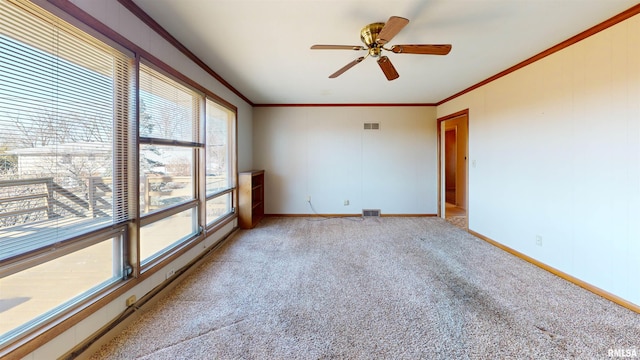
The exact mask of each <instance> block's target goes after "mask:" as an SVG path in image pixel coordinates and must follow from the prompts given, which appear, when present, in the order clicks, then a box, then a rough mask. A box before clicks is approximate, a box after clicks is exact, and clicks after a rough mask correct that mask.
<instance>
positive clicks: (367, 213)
mask: <svg viewBox="0 0 640 360" xmlns="http://www.w3.org/2000/svg"><path fill="white" fill-rule="evenodd" d="M362 216H363V217H380V209H377V210H376V209H362Z"/></svg>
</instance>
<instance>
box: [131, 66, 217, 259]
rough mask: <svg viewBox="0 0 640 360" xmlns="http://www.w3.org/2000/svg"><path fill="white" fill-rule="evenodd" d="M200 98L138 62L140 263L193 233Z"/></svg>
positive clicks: (195, 219)
mask: <svg viewBox="0 0 640 360" xmlns="http://www.w3.org/2000/svg"><path fill="white" fill-rule="evenodd" d="M202 98H203V97H202V95H200V94H198V93H197V92H195V91H194V90H192V89H190V88H189V87H187V86H185V85H183V84H181V83H179V82H177V81H175V80H173V79H172V78H170V77H169V76H167V75H164V74H163V73H161V72H159V71H157V70H155V69H153V68H152V67H151V66H149V65H146V64H141V65H140V130H139V131H140V213H141V214H143V215H144V216H146V217H147V218H146V219H145V221H144V222H143V225H144V226H143V227H142V228H141V229H140V254H141V256H140V260H141V263H142V264H143V265H144V264H146V263H148V262H149V261H151V260H153V259H154V258H155V257H157V256H159V255H161V254H162V253H163V252H164V251H166V250H167V249H168V248H170V247H172V246H173V245H175V244H177V243H179V242H180V241H181V240H184V239H187V238H189V237H192V236H193V235H195V234H197V233H198V232H199V226H198V223H197V218H198V217H197V206H198V202H197V201H196V183H195V178H196V177H195V166H196V164H197V163H198V162H197V156H198V152H199V149H201V148H202V147H204V144H202V143H200V142H198V140H199V131H198V127H199V124H200V118H199V117H200V103H201V101H202ZM185 209H186V210H185ZM154 213H156V215H153V216H151V215H152V214H154ZM187 224H188V227H185V226H186V225H187ZM174 230H175V231H177V232H174ZM187 230H188V231H187Z"/></svg>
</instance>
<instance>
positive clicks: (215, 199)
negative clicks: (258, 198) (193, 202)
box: [205, 98, 235, 225]
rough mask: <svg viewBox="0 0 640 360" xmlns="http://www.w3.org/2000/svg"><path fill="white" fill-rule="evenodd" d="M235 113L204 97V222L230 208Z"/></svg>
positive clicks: (213, 219)
mask: <svg viewBox="0 0 640 360" xmlns="http://www.w3.org/2000/svg"><path fill="white" fill-rule="evenodd" d="M234 129H235V113H234V112H233V111H231V110H229V109H227V108H225V107H223V106H222V105H219V104H217V103H216V102H214V101H213V100H211V99H208V98H207V100H206V126H205V132H206V136H205V138H206V140H205V141H206V153H205V163H206V166H205V171H206V180H205V183H206V222H207V225H210V224H213V223H214V222H215V221H216V220H218V219H220V218H222V217H224V216H225V215H228V214H230V213H232V212H233V198H232V195H233V194H232V189H233V186H234V177H233V174H234V173H235V167H234V163H233V157H232V156H231V154H233V153H234V151H233V147H232V144H234V141H233V139H234V138H235V133H234Z"/></svg>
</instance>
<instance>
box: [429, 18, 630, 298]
mask: <svg viewBox="0 0 640 360" xmlns="http://www.w3.org/2000/svg"><path fill="white" fill-rule="evenodd" d="M467 108H468V109H469V156H470V161H471V163H473V161H475V162H476V167H475V168H474V167H473V166H470V168H469V170H470V172H469V227H470V229H471V230H474V231H476V232H478V233H481V234H483V235H485V236H487V237H489V238H492V239H494V240H496V241H498V242H500V243H502V244H504V245H506V246H509V247H511V248H513V249H515V250H517V251H520V252H522V253H524V254H526V255H529V256H531V257H533V258H535V259H537V260H539V261H541V262H543V263H546V264H548V265H550V266H553V267H555V268H557V269H559V270H561V271H563V272H566V273H568V274H570V275H572V276H574V277H577V278H579V279H581V280H583V281H586V282H587V283H590V284H592V285H594V286H597V287H599V288H601V289H604V290H606V291H608V292H611V293H613V294H615V295H618V296H620V297H622V298H624V299H626V300H628V301H631V302H633V303H635V304H640V282H638V279H637V276H638V274H640V261H638V259H640V241H639V239H640V220H639V219H640V16H635V17H633V18H631V19H628V20H627V21H624V22H622V23H620V24H617V25H615V26H613V27H611V28H609V29H607V30H605V31H602V32H600V33H598V34H596V35H594V36H592V37H589V38H587V39H585V40H583V41H581V42H579V43H577V44H575V45H572V46H570V47H568V48H566V49H564V50H562V51H560V52H557V53H555V54H552V55H550V56H548V57H546V58H544V59H542V60H540V61H538V62H535V63H533V64H532V65H529V66H527V67H525V68H523V69H520V70H518V71H516V72H514V73H511V74H509V75H507V76H505V77H502V78H500V79H499V80H497V81H493V82H491V83H489V84H488V85H485V86H482V87H480V88H478V89H476V90H474V91H472V92H470V93H467V94H465V95H463V96H461V97H458V98H455V99H453V100H451V101H449V102H447V103H445V104H442V105H441V106H439V107H438V116H439V117H442V116H446V115H448V114H452V113H455V112H457V111H460V110H463V109H467ZM536 236H541V237H542V246H539V245H536Z"/></svg>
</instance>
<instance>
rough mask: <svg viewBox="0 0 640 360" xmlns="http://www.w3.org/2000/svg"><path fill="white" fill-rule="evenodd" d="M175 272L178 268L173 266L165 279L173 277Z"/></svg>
mask: <svg viewBox="0 0 640 360" xmlns="http://www.w3.org/2000/svg"><path fill="white" fill-rule="evenodd" d="M175 273H176V269H173V268H172V269H170V270H169V271H167V276H166V277H165V279H168V278H170V277H172V276H173V275H174V274H175Z"/></svg>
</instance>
